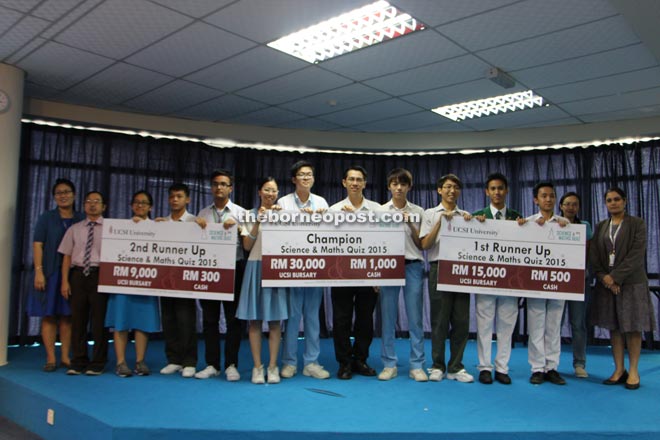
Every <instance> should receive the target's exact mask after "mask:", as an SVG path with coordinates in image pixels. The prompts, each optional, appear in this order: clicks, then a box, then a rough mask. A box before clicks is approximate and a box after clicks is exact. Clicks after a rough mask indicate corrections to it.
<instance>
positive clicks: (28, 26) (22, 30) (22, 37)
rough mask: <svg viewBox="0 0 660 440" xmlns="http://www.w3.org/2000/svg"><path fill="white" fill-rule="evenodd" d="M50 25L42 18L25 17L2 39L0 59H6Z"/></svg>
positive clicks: (0, 42)
mask: <svg viewBox="0 0 660 440" xmlns="http://www.w3.org/2000/svg"><path fill="white" fill-rule="evenodd" d="M49 24H50V23H49V22H48V21H46V20H42V19H41V18H35V17H31V16H27V17H25V18H24V19H23V20H21V21H19V22H18V23H17V24H16V25H15V26H14V27H12V28H11V29H9V31H8V32H6V33H5V34H4V35H2V38H0V59H5V58H7V57H8V56H10V55H11V54H12V53H14V52H16V51H17V50H19V49H20V48H21V47H23V46H24V45H25V44H27V43H29V42H30V40H32V39H33V38H35V37H36V36H38V35H39V33H41V31H42V30H44V29H45V28H46V27H47V26H48V25H49Z"/></svg>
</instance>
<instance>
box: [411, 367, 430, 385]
mask: <svg viewBox="0 0 660 440" xmlns="http://www.w3.org/2000/svg"><path fill="white" fill-rule="evenodd" d="M408 377H410V378H411V379H415V382H428V380H429V377H428V376H427V375H426V373H425V372H424V370H422V369H421V368H415V369H413V370H410V373H408Z"/></svg>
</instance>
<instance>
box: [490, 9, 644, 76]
mask: <svg viewBox="0 0 660 440" xmlns="http://www.w3.org/2000/svg"><path fill="white" fill-rule="evenodd" d="M638 42H639V38H638V37H637V36H636V35H635V34H634V33H633V32H632V30H631V29H630V27H629V26H628V25H627V24H626V22H625V21H624V19H623V18H622V17H621V16H616V17H612V18H608V19H605V20H600V21H597V22H593V23H589V24H585V25H582V26H577V27H575V28H572V29H568V30H564V31H560V32H555V33H552V34H547V35H543V36H540V37H536V38H532V39H528V40H523V41H519V42H517V43H511V44H507V45H505V46H500V47H496V48H493V49H488V50H484V51H481V52H479V53H478V55H479V56H480V57H482V58H484V59H485V60H486V61H488V62H489V63H491V64H492V65H493V66H497V67H500V68H502V69H504V70H505V71H509V72H510V71H512V70H518V69H524V68H526V67H532V66H537V65H539V64H548V63H554V62H557V61H561V60H566V59H569V58H573V57H580V56H585V55H590V54H593V53H596V52H601V51H605V50H610V49H616V48H619V47H623V46H627V45H630V44H635V43H638Z"/></svg>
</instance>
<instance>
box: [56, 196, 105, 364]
mask: <svg viewBox="0 0 660 440" xmlns="http://www.w3.org/2000/svg"><path fill="white" fill-rule="evenodd" d="M105 206H106V205H105V199H104V197H103V195H102V194H101V193H100V192H98V191H91V192H88V193H87V194H86V195H85V215H86V216H87V218H86V219H85V220H83V221H81V222H78V223H76V224H74V225H73V226H71V227H70V228H69V229H68V230H67V231H66V234H64V238H62V242H61V243H60V247H59V248H58V249H57V251H58V252H59V253H61V254H63V256H64V257H63V259H62V287H61V291H62V296H64V298H66V299H68V300H69V301H70V302H71V350H72V352H73V357H72V359H71V368H69V370H68V371H67V374H70V375H78V374H81V373H83V372H84V373H85V374H86V375H88V376H98V375H100V374H102V373H103V369H104V368H105V364H106V362H107V360H108V332H107V329H106V328H105V312H106V308H107V304H108V295H106V294H105V293H99V292H98V284H99V262H100V257H101V237H102V233H103V212H104V211H105ZM88 321H91V326H90V327H91V331H92V338H93V340H94V348H93V352H92V359H91V361H90V359H89V357H88V353H87V323H88Z"/></svg>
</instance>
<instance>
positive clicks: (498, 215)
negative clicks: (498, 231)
mask: <svg viewBox="0 0 660 440" xmlns="http://www.w3.org/2000/svg"><path fill="white" fill-rule="evenodd" d="M501 218H502V211H497V213H496V214H495V220H499V219H501Z"/></svg>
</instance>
